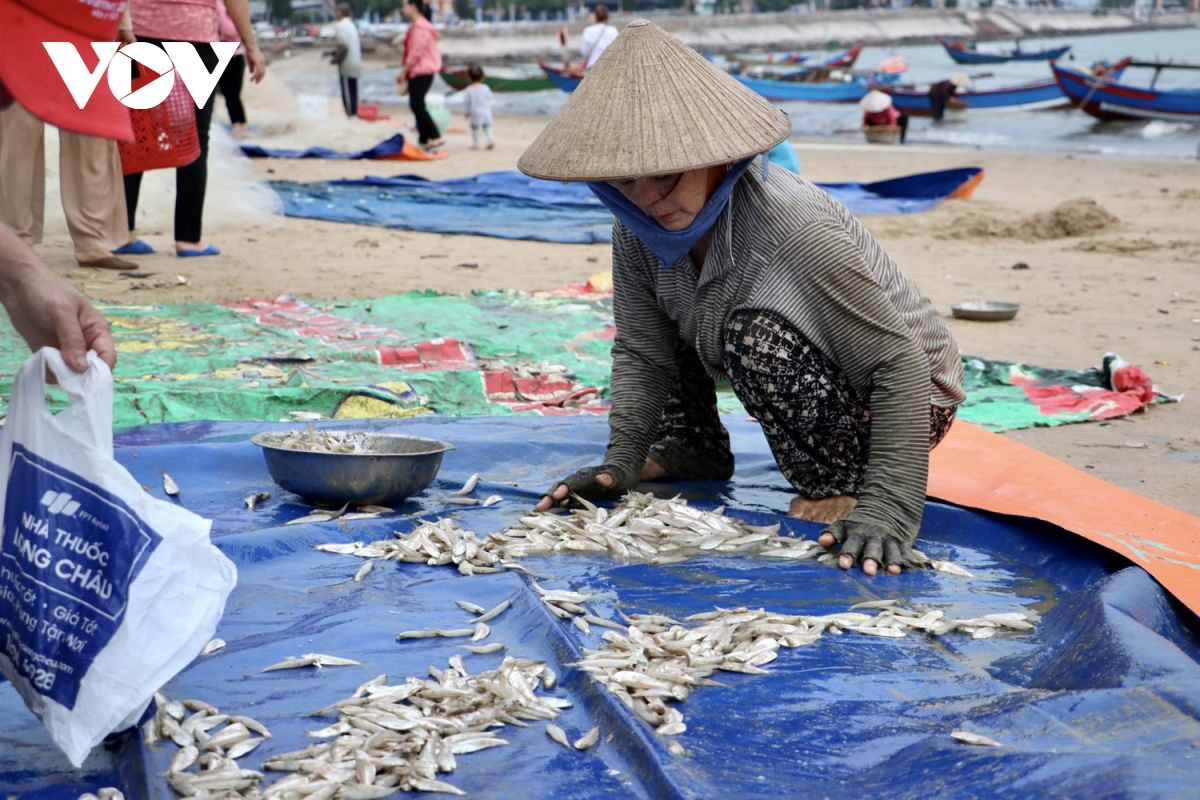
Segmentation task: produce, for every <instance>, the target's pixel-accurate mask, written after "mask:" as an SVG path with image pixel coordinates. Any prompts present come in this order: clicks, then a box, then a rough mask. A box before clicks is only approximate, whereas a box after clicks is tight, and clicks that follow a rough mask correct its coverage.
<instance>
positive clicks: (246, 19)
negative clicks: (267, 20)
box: [224, 0, 267, 83]
mask: <svg viewBox="0 0 1200 800" xmlns="http://www.w3.org/2000/svg"><path fill="white" fill-rule="evenodd" d="M224 2H225V10H226V11H228V12H229V18H230V19H231V20H233V25H234V27H236V28H237V32H238V36H239V37H241V39H242V46H243V47H245V48H246V66H247V67H249V68H250V80H252V81H254V82H255V83H258V82H259V81H261V80H262V79H263V78H265V77H266V75H267V59H266V58H265V57H264V56H263V54H262V50H259V49H258V36H257V35H256V34H255V33H254V26H253V25H251V24H250V0H224Z"/></svg>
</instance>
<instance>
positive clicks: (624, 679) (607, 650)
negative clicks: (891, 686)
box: [572, 600, 1037, 755]
mask: <svg viewBox="0 0 1200 800" xmlns="http://www.w3.org/2000/svg"><path fill="white" fill-rule="evenodd" d="M859 609H863V610H873V611H875V612H876V613H874V614H868V613H863V611H861V610H859ZM626 619H627V620H628V622H629V627H628V628H627V629H626V632H625V633H617V632H616V631H605V632H604V634H603V639H604V640H605V641H606V642H607V644H605V645H604V646H603V647H600V648H597V649H595V650H591V649H585V650H584V658H583V660H582V661H579V662H578V663H576V664H574V665H572V666H577V667H579V669H581V670H583V671H584V672H587V673H588V674H590V675H591V676H592V678H593V679H594V680H595V681H596V682H597V683H600V684H601V685H603V686H604V687H606V688H607V689H608V691H609V692H611V693H612V694H613V695H615V696H616V697H617V698H618V699H619V700H620V701H621V702H622V703H624V704H625V705H626V707H628V708H629V709H630V710H631V711H633V712H634V713H635V714H637V715H638V716H639V717H641V718H642V720H644V721H645V722H646V723H648V724H649V725H651V726H652V727H653V728H654V729H655V731H657V732H658V733H659V734H660V735H662V736H674V735H677V734H680V733H683V732H684V731H685V730H687V725H685V724H684V722H683V714H682V713H680V712H679V710H678V709H676V708H671V707H668V706H667V703H668V702H672V701H674V702H682V701H683V700H686V699H687V697H688V695H689V694H691V692H692V689H693V688H695V687H697V686H720V685H721V684H720V683H717V682H716V681H713V680H712V679H711V676H712V675H713V674H715V673H716V672H717V671H725V672H741V673H746V674H751V675H765V674H767V670H765V669H763V666H764V665H766V664H769V663H770V662H772V661H774V660H775V658H776V656H777V655H778V652H779V650H780V648H785V647H802V646H804V645H807V644H812V643H813V642H815V641H817V640H818V639H819V638H821V636H822V635H823V634H842V633H846V632H853V633H858V634H864V635H867V636H883V637H887V638H893V639H903V638H905V636H906V635H907V631H909V630H916V631H923V632H925V633H928V634H930V635H933V636H941V635H943V634H947V633H950V632H951V631H956V630H957V631H962V632H963V633H969V634H971V636H972V638H975V639H983V638H987V637H989V636H992V635H994V634H995V633H996V632H997V631H998V630H1000V629H1002V628H1008V629H1011V630H1018V631H1028V630H1032V629H1033V624H1034V622H1036V620H1037V617H1036V615H1035V614H1033V613H1032V612H1030V613H1028V614H1022V613H1008V614H989V615H987V616H984V617H977V618H972V619H949V618H947V617H946V615H945V613H944V612H942V611H940V610H937V609H934V610H930V611H918V610H914V609H911V608H906V607H904V606H901V605H899V602H898V601H897V600H874V601H869V602H866V603H859V604H858V605H855V606H852V607H851V610H850V611H845V612H840V613H835V614H824V615H819V616H812V615H805V614H777V613H772V612H768V611H765V610H763V609H758V610H751V609H748V608H734V609H717V610H715V611H708V612H704V613H701V614H693V615H692V616H690V617H685V618H684V619H683V620H682V621H680V620H674V619H671V618H670V617H666V616H663V615H661V614H633V615H630V616H629V617H626ZM686 623H700V624H698V625H695V626H694V627H691V626H689V625H687V624H686ZM668 749H669V750H671V752H672V753H675V754H676V755H680V754H682V748H680V747H673V746H669V747H668Z"/></svg>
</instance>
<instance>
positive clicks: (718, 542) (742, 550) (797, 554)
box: [299, 476, 971, 577]
mask: <svg viewBox="0 0 1200 800" xmlns="http://www.w3.org/2000/svg"><path fill="white" fill-rule="evenodd" d="M472 477H473V478H474V477H475V476H472ZM468 486H470V488H472V489H473V488H474V486H473V485H472V484H471V482H470V481H468ZM464 489H467V487H464ZM467 491H469V489H467ZM497 499H498V498H497ZM489 500H490V498H489ZM443 502H445V499H444V500H443ZM581 502H582V503H583V506H584V507H583V508H580V509H576V510H574V511H573V512H572V513H571V514H567V515H563V514H557V513H553V512H548V511H546V512H536V511H535V512H531V513H529V514H527V515H525V516H523V517H521V527H516V528H508V529H505V530H502V531H497V532H495V533H491V534H488V536H487V538H486V539H481V538H479V536H478V535H476V534H475V533H473V532H472V531H469V530H465V529H463V528H462V527H461V526H460V525H459V524H458V523H457V522H455V521H454V520H451V519H446V518H443V519H439V520H437V521H435V522H425V523H423V524H422V525H420V526H419V527H418V528H416V529H415V530H414V531H413V532H412V533H409V534H400V533H397V534H396V536H397V537H398V538H397V539H396V540H384V541H378V542H372V543H371V544H368V545H366V546H364V547H360V548H356V549H355V550H353V551H350V552H352V554H353V555H357V556H360V557H364V558H386V559H389V560H393V561H404V562H408V563H425V564H429V565H430V566H441V565H448V564H453V565H455V566H456V567H458V569H459V571H460V572H462V573H463V574H464V575H471V574H475V573H484V574H486V573H490V572H496V571H498V568H497V565H499V567H500V568H506V569H516V568H519V564H518V563H517V559H520V558H525V557H529V556H547V555H553V554H556V553H567V552H576V553H596V554H605V555H608V556H611V557H613V558H617V559H620V560H623V561H633V562H646V563H650V564H673V563H676V562H679V561H685V560H687V559H689V558H695V557H697V556H704V555H712V554H724V555H752V556H761V557H765V558H780V559H789V560H796V561H799V560H806V559H816V560H817V561H818V562H820V563H822V564H835V563H837V559H838V554H837V553H836V552H834V551H832V550H829V549H827V548H824V547H822V546H821V545H820V544H818V543H817V542H815V541H812V540H809V539H804V538H800V537H792V536H788V535H786V534H781V533H780V524H779V523H775V524H773V525H764V526H759V525H751V524H749V523H747V522H743V521H742V520H739V519H735V518H733V517H727V516H725V515H724V514H722V513H721V512H722V511H723V509H720V508H718V509H716V510H715V511H704V510H701V509H698V508H694V507H692V506H689V505H688V504H687V501H686V500H681V499H678V498H676V499H671V500H660V499H657V498H655V497H654V495H652V494H648V493H647V494H642V493H638V492H630V493H629V494H627V495H626V496H625V499H624V500H623V501H622V502H621V503H620V504H618V505H616V506H615V507H613V508H612V509H611V510H609V509H605V508H600V507H598V506H596V505H594V504H592V503H589V502H587V501H586V500H581ZM485 504H486V501H485ZM299 521H312V520H310V519H308V518H305V519H304V520H299ZM338 552H347V551H346V550H339V551H338ZM918 557H919V558H922V559H924V556H921V555H919V554H918ZM925 561H926V563H927V564H928V565H929V566H930V567H932V568H934V569H937V570H940V571H943V572H949V573H952V574H955V575H960V576H964V577H971V573H969V572H967V571H966V570H965V569H963V568H962V567H959V566H957V565H956V564H952V563H950V562H948V561H929V560H928V559H925Z"/></svg>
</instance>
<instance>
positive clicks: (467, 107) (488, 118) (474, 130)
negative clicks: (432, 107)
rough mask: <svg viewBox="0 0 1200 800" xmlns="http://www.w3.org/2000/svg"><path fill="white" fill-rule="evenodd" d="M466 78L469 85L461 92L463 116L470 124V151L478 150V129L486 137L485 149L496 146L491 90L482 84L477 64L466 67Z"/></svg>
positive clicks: (481, 74)
mask: <svg viewBox="0 0 1200 800" xmlns="http://www.w3.org/2000/svg"><path fill="white" fill-rule="evenodd" d="M467 77H468V78H470V79H471V85H470V86H468V87H467V88H466V89H464V90H463V114H464V115H465V116H466V118H467V119H468V120H469V121H470V123H471V149H472V150H478V149H479V129H480V128H483V135H484V136H485V137H487V149H488V150H491V149H492V148H493V147H495V146H496V143H495V142H494V141H493V140H492V90H491V88H490V87H488V86H486V85H485V84H484V82H483V67H481V66H479V65H478V64H469V65H468V66H467Z"/></svg>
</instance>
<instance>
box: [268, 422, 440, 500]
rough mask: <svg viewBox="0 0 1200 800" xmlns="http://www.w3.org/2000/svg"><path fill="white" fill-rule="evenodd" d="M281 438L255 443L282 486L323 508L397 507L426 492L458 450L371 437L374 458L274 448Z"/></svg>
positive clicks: (411, 439) (431, 442)
mask: <svg viewBox="0 0 1200 800" xmlns="http://www.w3.org/2000/svg"><path fill="white" fill-rule="evenodd" d="M278 435H279V433H277V432H264V433H260V434H257V435H256V436H254V437H253V438H252V439H251V440H250V442H251V443H252V444H256V445H258V446H259V447H261V448H262V451H263V457H264V458H265V459H266V461H267V471H268V472H270V473H271V479H272V480H274V481H275V482H276V483H277V484H279V485H280V486H282V487H283V488H284V489H287V490H288V491H289V492H295V493H296V494H298V495H300V496H301V497H305V498H308V499H309V500H313V501H315V502H318V503H328V504H333V505H343V504H345V503H354V504H355V505H370V504H378V505H395V504H398V503H401V502H403V501H404V500H406V499H408V498H409V497H412V496H413V495H415V494H417V493H418V492H421V491H422V490H424V489H425V488H426V487H428V486H429V484H431V483H433V479H434V478H436V477H437V474H438V470H439V469H441V466H442V454H443V453H445V452H446V451H447V450H453V449H454V445H452V444H450V443H448V442H443V441H441V440H439V439H425V438H422V437H420V436H403V435H401V434H397V433H372V434H366V436H365V442H364V443H365V444H366V445H367V446H368V447H369V448H370V450H371V452H369V453H312V452H307V451H304V450H289V449H286V448H283V447H277V446H275V445H273V444H272V443H271V440H272V438H273V437H275V436H278Z"/></svg>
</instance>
